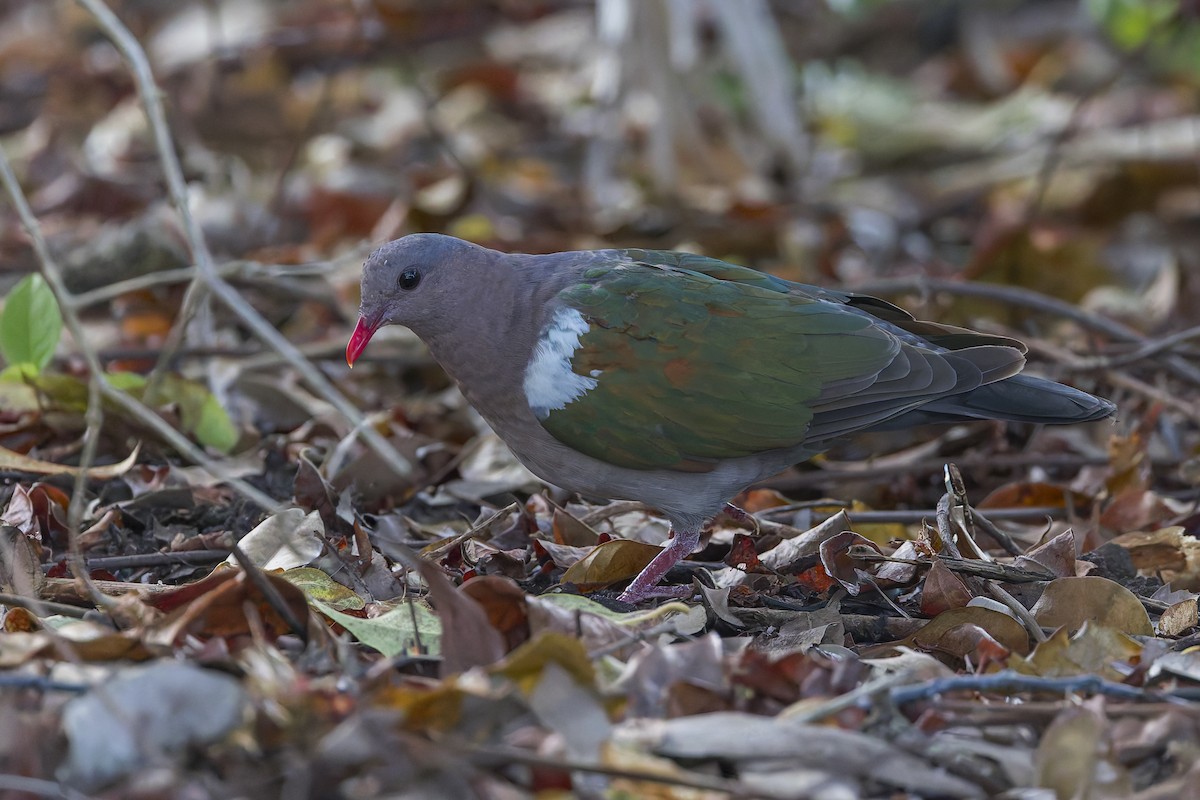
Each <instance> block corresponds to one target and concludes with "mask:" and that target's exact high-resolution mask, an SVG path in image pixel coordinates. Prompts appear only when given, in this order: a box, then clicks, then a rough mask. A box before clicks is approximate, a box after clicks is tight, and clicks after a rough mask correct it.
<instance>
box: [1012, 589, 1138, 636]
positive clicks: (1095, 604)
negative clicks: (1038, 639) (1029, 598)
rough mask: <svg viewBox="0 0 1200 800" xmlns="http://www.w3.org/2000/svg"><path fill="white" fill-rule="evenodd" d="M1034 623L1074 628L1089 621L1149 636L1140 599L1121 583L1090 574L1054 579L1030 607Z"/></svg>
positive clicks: (1075, 629)
mask: <svg viewBox="0 0 1200 800" xmlns="http://www.w3.org/2000/svg"><path fill="white" fill-rule="evenodd" d="M1031 610H1032V612H1033V616H1034V619H1036V620H1037V621H1038V624H1040V625H1042V626H1044V627H1047V628H1058V627H1063V626H1065V627H1066V628H1067V630H1069V631H1077V630H1079V629H1080V628H1082V627H1083V624H1084V623H1085V622H1093V623H1096V624H1100V625H1103V626H1105V627H1109V628H1114V629H1116V630H1119V631H1122V632H1124V633H1129V634H1134V635H1138V636H1153V635H1154V626H1152V625H1151V624H1150V616H1149V615H1148V614H1147V613H1146V609H1145V608H1144V607H1143V606H1142V601H1141V600H1139V599H1138V598H1137V595H1135V594H1134V593H1133V592H1131V591H1129V590H1128V589H1126V588H1125V587H1124V586H1122V585H1120V584H1119V583H1116V582H1114V581H1110V580H1109V579H1108V578H1101V577H1097V576H1094V575H1085V576H1083V577H1081V578H1074V577H1067V578H1056V579H1054V580H1052V581H1050V583H1049V584H1047V585H1046V589H1045V591H1043V592H1042V596H1041V597H1039V598H1038V601H1037V603H1035V604H1034V606H1033V608H1032V609H1031Z"/></svg>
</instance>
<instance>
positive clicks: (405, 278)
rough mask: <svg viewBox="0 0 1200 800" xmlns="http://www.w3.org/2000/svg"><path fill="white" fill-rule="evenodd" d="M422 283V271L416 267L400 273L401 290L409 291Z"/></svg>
mask: <svg viewBox="0 0 1200 800" xmlns="http://www.w3.org/2000/svg"><path fill="white" fill-rule="evenodd" d="M420 282H421V271H420V270H419V269H417V268H416V267H409V268H408V269H406V270H404V272H401V273H400V281H399V283H400V288H401V289H404V290H405V291H408V290H409V289H415V288H417V284H418V283H420Z"/></svg>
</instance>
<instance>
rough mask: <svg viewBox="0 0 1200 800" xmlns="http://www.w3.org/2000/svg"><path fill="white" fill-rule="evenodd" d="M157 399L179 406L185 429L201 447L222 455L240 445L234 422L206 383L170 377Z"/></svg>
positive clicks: (166, 378)
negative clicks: (216, 451) (209, 448)
mask: <svg viewBox="0 0 1200 800" xmlns="http://www.w3.org/2000/svg"><path fill="white" fill-rule="evenodd" d="M157 399H158V400H165V401H167V402H170V403H175V405H176V406H178V407H179V421H180V423H181V427H182V428H183V430H184V431H185V432H187V433H190V434H192V435H193V436H195V437H196V439H197V440H198V441H199V442H200V444H202V445H205V446H206V447H211V448H213V449H214V450H218V451H220V452H222V453H228V452H229V451H230V450H232V449H233V447H234V445H236V444H237V441H238V431H237V428H236V427H234V424H233V420H231V419H230V418H229V414H227V413H226V412H225V409H224V408H222V407H221V404H220V403H219V402H217V398H216V397H214V396H213V394H212V392H210V391H208V389H207V388H205V386H204V384H202V383H198V382H196V381H191V380H188V379H186V378H181V377H179V376H177V375H167V376H166V377H165V378H164V379H163V382H162V385H161V387H160V389H159V393H158V395H157Z"/></svg>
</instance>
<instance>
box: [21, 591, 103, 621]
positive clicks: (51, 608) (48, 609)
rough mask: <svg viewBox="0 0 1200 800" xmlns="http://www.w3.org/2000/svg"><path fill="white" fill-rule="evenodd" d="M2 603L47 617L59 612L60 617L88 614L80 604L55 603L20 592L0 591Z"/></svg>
mask: <svg viewBox="0 0 1200 800" xmlns="http://www.w3.org/2000/svg"><path fill="white" fill-rule="evenodd" d="M0 605H3V606H12V607H14V608H24V609H27V610H29V611H32V612H33V613H34V614H36V615H37V616H39V617H47V616H50V615H52V614H57V615H58V616H60V617H71V618H72V619H83V618H84V617H85V616H87V615H88V613H89V612H88V611H87V610H86V609H82V608H80V607H79V606H71V605H67V604H66V603H55V602H52V601H50V600H39V599H38V598H36V597H25V596H24V595H20V594H7V593H0Z"/></svg>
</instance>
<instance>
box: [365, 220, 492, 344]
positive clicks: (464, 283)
mask: <svg viewBox="0 0 1200 800" xmlns="http://www.w3.org/2000/svg"><path fill="white" fill-rule="evenodd" d="M499 257H500V254H499V253H497V252H495V251H494V250H488V249H486V248H483V247H480V246H478V245H475V244H471V243H470V242H464V241H463V240H461V239H455V238H454V237H453V236H443V235H441V234H437V233H414V234H412V235H410V236H405V237H404V238H402V239H397V240H395V241H394V242H388V243H387V244H385V245H384V246H383V247H380V248H379V249H378V250H376V251H375V252H374V253H371V255H370V256H368V257H367V261H366V263H365V264H363V274H362V305H361V306H359V311H358V325H357V326H355V328H354V333H353V335H352V336H351V337H350V344H349V345H348V346H347V347H346V363H347V364H350V365H351V366H353V365H354V362H355V361H356V360H357V359H358V357H359V356H360V355H361V354H362V351H363V350H364V349H366V346H367V343H368V342H369V341H371V337H372V336H373V335H374V334H375V331H377V330H379V329H380V328H381V327H383V326H384V325H392V324H399V325H405V326H407V327H409V328H412V329H413V330H414V331H415V332H416V333H417V334H418V335H424V334H425V332H426V331H430V330H433V328H431V327H430V326H431V325H433V324H434V323H439V324H441V325H445V324H446V320H447V318H449V319H451V320H453V319H454V318H455V317H456V316H457V315H459V314H460V313H469V312H468V311H467V306H468V303H472V301H477V300H478V298H477V297H476V295H477V292H475V291H471V290H469V288H468V287H470V286H472V285H477V286H480V287H483V288H485V287H486V283H481V281H480V272H481V271H485V270H487V269H488V267H489V266H490V265H492V264H493V263H494V262H495V260H496V259H497V258H499ZM460 309H461V310H460ZM451 324H453V323H451Z"/></svg>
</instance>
